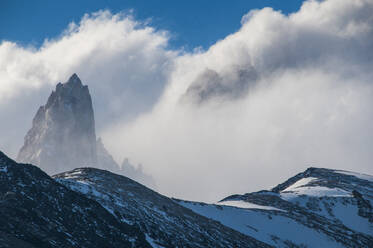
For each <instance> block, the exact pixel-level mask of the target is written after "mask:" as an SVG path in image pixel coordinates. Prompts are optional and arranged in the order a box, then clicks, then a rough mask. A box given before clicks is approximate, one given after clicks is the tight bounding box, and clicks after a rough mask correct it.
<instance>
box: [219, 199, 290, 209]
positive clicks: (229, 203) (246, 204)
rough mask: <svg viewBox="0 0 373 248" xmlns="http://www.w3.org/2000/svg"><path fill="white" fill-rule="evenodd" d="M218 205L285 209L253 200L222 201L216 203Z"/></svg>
mask: <svg viewBox="0 0 373 248" xmlns="http://www.w3.org/2000/svg"><path fill="white" fill-rule="evenodd" d="M216 204H217V205H224V206H231V207H238V208H248V209H264V210H275V211H284V210H282V209H279V208H275V207H271V206H262V205H257V204H254V203H251V202H246V201H241V200H237V201H222V202H218V203H216Z"/></svg>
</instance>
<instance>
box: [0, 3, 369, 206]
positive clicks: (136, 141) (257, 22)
mask: <svg viewBox="0 0 373 248" xmlns="http://www.w3.org/2000/svg"><path fill="white" fill-rule="evenodd" d="M372 12H373V1H372V0H355V1H351V0H327V1H322V2H320V1H307V2H305V3H304V4H303V6H302V8H301V9H300V10H299V11H298V12H297V13H294V14H292V15H289V16H286V15H283V14H281V13H280V12H276V11H273V10H272V9H270V8H265V9H262V10H255V11H253V12H250V13H248V14H247V15H246V16H245V17H243V19H242V28H241V29H240V30H239V31H238V32H236V33H233V34H232V35H230V36H228V37H226V38H225V39H223V40H221V41H219V42H217V43H216V44H215V45H214V46H212V47H210V48H209V49H208V50H207V51H200V50H196V52H194V53H189V54H177V53H175V52H172V51H169V50H168V49H167V39H168V37H167V34H166V33H164V32H160V31H156V30H154V29H152V28H150V27H149V26H146V25H143V24H141V23H137V22H136V21H135V20H133V19H131V18H129V17H125V16H123V15H111V14H110V13H108V12H100V13H98V14H94V15H91V16H86V17H84V18H83V20H82V21H81V23H80V24H75V25H71V27H70V28H69V29H68V30H67V31H66V33H65V34H63V35H62V36H61V37H60V38H59V39H56V40H52V41H48V42H46V43H45V44H44V46H43V47H42V48H41V49H26V48H22V47H18V46H17V45H15V44H13V43H4V42H3V43H2V44H1V46H0V55H1V56H0V58H1V60H0V80H1V81H2V82H5V81H6V82H7V83H4V84H2V85H0V114H1V115H2V116H7V117H8V118H7V120H6V121H5V124H4V123H2V124H1V129H0V132H1V137H5V138H6V139H7V140H8V141H9V142H10V143H9V142H8V143H9V144H8V145H7V142H5V146H6V147H14V145H13V143H12V142H13V137H15V136H16V135H13V136H12V135H11V134H9V133H8V132H7V131H3V130H4V129H8V130H9V128H10V127H12V125H14V123H16V124H17V123H19V122H22V124H19V126H20V127H21V128H20V129H17V132H21V133H22V135H23V133H24V132H26V129H27V128H26V127H27V125H29V124H24V122H25V120H26V122H27V123H29V120H31V117H32V115H33V114H34V113H29V112H30V111H31V112H33V111H36V109H37V107H38V106H37V105H40V104H43V103H44V102H45V99H46V97H47V95H48V94H49V91H50V89H51V87H52V85H54V84H55V83H56V82H57V80H62V79H66V78H67V77H68V75H69V74H71V73H72V72H73V71H74V72H75V71H76V72H77V73H78V74H79V75H80V76H81V78H82V80H83V82H86V83H88V84H89V87H90V89H91V92H92V94H93V100H94V102H95V108H96V117H97V118H96V119H97V121H98V122H99V126H100V130H101V132H102V134H103V136H104V142H105V143H106V144H107V145H108V149H109V150H110V151H111V152H113V153H114V155H115V157H116V158H117V159H118V160H120V159H123V158H124V157H130V158H131V160H132V161H134V162H135V163H142V164H143V166H144V170H145V171H146V172H150V173H151V174H152V175H153V177H154V178H155V180H156V182H157V186H158V188H159V189H160V190H161V192H163V193H166V194H168V195H172V196H176V197H183V198H187V199H194V200H209V201H214V200H219V198H222V197H225V196H227V195H229V194H232V193H239V192H240V193H243V192H248V191H253V190H258V189H263V188H265V187H269V186H274V184H277V183H280V182H281V181H282V180H284V179H286V178H287V177H289V176H292V175H294V174H295V173H298V172H300V171H302V170H304V169H305V168H306V167H308V166H310V165H313V166H320V167H329V168H338V169H350V170H355V171H361V172H366V173H370V174H373V170H372V167H371V166H370V163H371V161H372V159H373V152H372V149H371V147H373V142H372V140H373V132H372V131H373V130H372V127H371V125H370V122H371V121H372V120H373V108H372V107H371V106H373V105H372V103H373V85H372V80H371V79H372V78H373V77H372V76H373V73H372V70H371V68H372V65H373V63H372V62H373V53H371V52H370V51H373V30H372V28H373V16H372V15H371V13H372ZM206 70H208V71H211V72H212V73H210V74H209V73H207V76H206V75H205V74H204V72H206ZM246 71H251V72H252V73H255V77H253V76H247V75H246V76H245V72H246ZM201 75H203V76H201ZM209 75H212V76H209ZM242 75H244V76H242ZM250 75H251V74H250ZM209 78H218V79H219V80H218V81H219V83H218V84H217V83H215V81H216V80H212V81H213V82H212V83H208V85H207V83H206V82H209V80H208V79H209ZM3 79H4V81H3ZM51 84H52V85H51ZM191 85H197V86H198V87H196V89H198V90H200V89H203V90H205V91H204V92H203V94H200V95H206V94H205V93H206V92H207V93H210V94H207V95H208V96H209V97H204V98H203V99H202V100H201V101H190V100H191V99H193V98H188V97H185V95H186V93H187V92H188V89H190V88H189V87H190V86H191ZM164 86H165V87H164ZM217 87H218V88H220V90H216V88H217ZM198 90H196V91H193V92H194V94H198V93H201V92H199V91H198ZM206 90H207V91H206ZM40 92H41V93H40ZM196 92H197V93H196ZM238 92H239V93H240V94H238ZM187 95H188V93H187ZM5 96H6V97H5ZM36 96H38V97H36ZM158 97H160V98H159V99H158ZM9 106H10V107H9ZM30 108H31V110H30ZM140 112H142V114H141V115H139V116H138V117H137V118H135V119H129V118H128V116H132V117H133V116H134V115H136V114H138V113H140ZM129 113H130V114H129ZM20 115H21V116H22V117H19V116H20ZM12 118H14V119H12ZM16 118H18V119H16ZM3 127H5V128H3ZM19 130H21V131H19ZM23 130H24V132H23ZM10 138H12V139H10ZM0 145H2V146H4V144H0ZM0 149H2V147H0ZM9 149H10V148H9Z"/></svg>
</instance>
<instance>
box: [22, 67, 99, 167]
mask: <svg viewBox="0 0 373 248" xmlns="http://www.w3.org/2000/svg"><path fill="white" fill-rule="evenodd" d="M17 160H18V161H20V162H25V163H32V164H35V165H38V166H40V168H42V169H43V170H45V171H46V172H47V173H50V174H53V173H57V172H61V171H64V170H68V169H73V168H76V167H79V166H95V165H96V163H97V157H96V134H95V121H94V114H93V108H92V100H91V96H90V94H89V90H88V86H84V85H82V82H81V81H80V79H79V78H78V76H77V75H76V74H73V75H72V76H71V77H70V79H69V80H68V81H67V82H66V83H64V84H62V83H58V84H57V86H56V90H55V91H53V92H52V94H51V95H50V96H49V99H48V101H47V103H46V104H45V105H44V106H41V107H40V108H39V110H38V111H37V113H36V116H35V117H34V120H33V123H32V128H31V129H30V131H29V132H28V133H27V135H26V137H25V143H24V146H23V147H22V148H21V150H20V152H19V154H18V157H17Z"/></svg>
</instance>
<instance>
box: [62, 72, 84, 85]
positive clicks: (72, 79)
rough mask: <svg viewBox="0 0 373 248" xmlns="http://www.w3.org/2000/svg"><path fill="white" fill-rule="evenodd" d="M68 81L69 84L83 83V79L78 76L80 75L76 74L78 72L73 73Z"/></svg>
mask: <svg viewBox="0 0 373 248" xmlns="http://www.w3.org/2000/svg"><path fill="white" fill-rule="evenodd" d="M66 83H67V84H79V85H82V81H81V80H80V78H79V77H78V75H76V73H74V74H73V75H71V77H70V78H69V80H68V81H67V82H66Z"/></svg>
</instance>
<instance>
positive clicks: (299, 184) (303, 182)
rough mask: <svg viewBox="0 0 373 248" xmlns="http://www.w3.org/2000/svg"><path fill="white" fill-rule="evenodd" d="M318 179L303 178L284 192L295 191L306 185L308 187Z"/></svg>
mask: <svg viewBox="0 0 373 248" xmlns="http://www.w3.org/2000/svg"><path fill="white" fill-rule="evenodd" d="M317 179H318V178H316V177H306V178H302V179H300V180H298V181H296V182H295V183H293V184H292V185H290V186H289V187H287V188H286V189H284V190H283V192H285V191H294V190H296V189H297V188H300V187H304V186H305V185H307V184H309V183H310V182H312V181H315V180H317Z"/></svg>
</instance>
